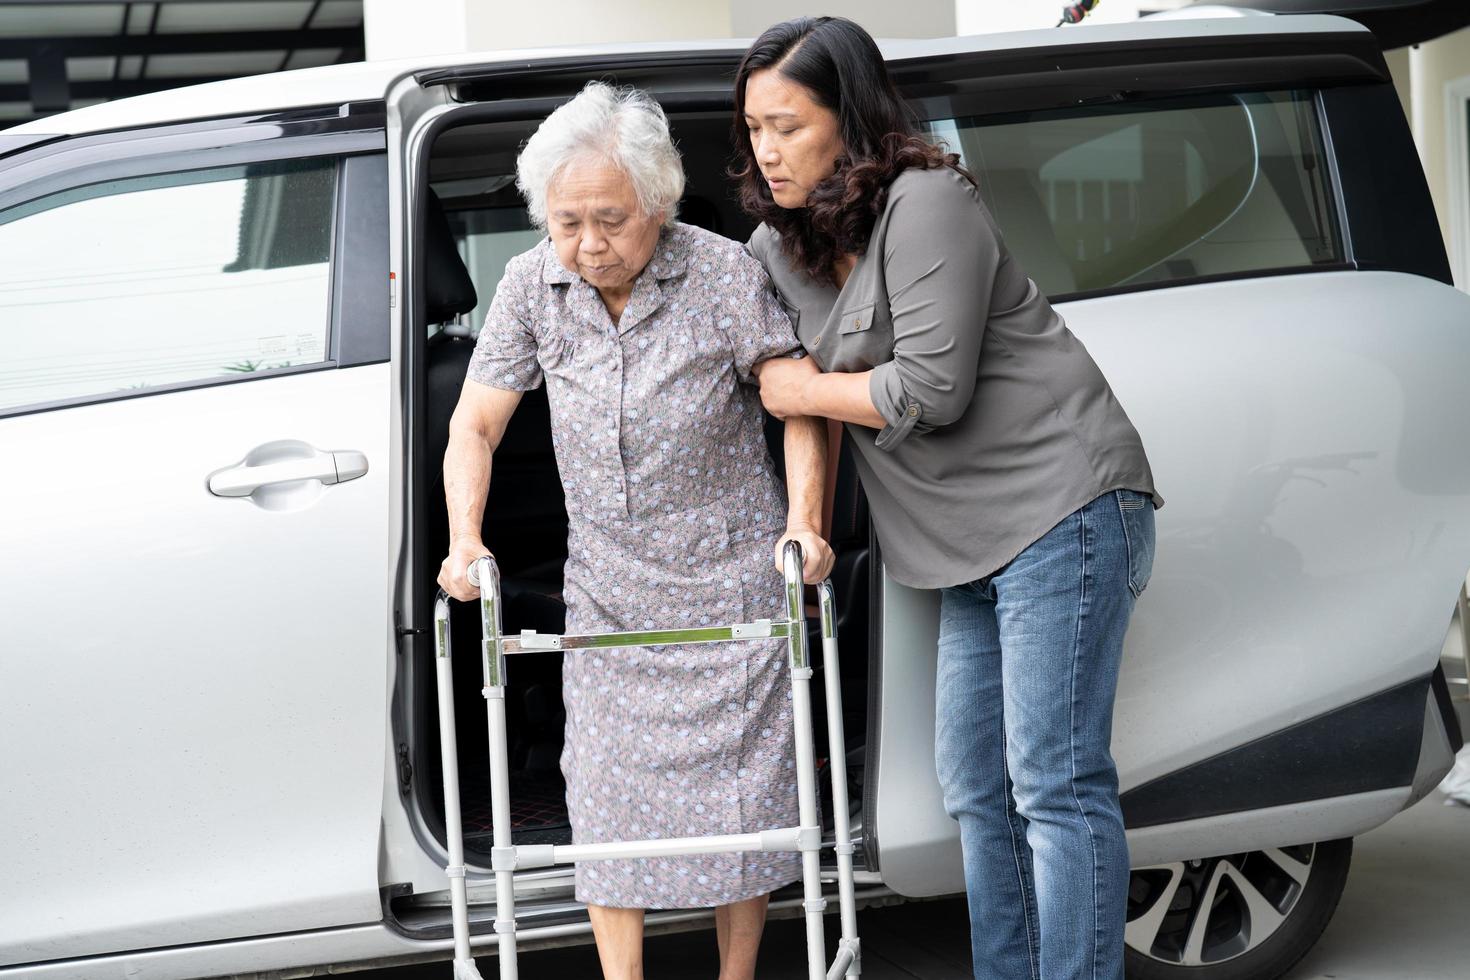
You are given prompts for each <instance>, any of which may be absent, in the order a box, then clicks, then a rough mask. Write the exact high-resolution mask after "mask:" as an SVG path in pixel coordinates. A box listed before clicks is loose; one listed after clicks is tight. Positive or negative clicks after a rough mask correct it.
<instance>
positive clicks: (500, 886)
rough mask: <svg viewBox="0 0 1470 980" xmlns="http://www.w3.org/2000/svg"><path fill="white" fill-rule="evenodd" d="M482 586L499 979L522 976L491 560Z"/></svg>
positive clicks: (484, 566) (482, 566)
mask: <svg viewBox="0 0 1470 980" xmlns="http://www.w3.org/2000/svg"><path fill="white" fill-rule="evenodd" d="M475 564H476V566H477V568H478V572H479V574H478V575H477V576H476V577H477V578H478V579H479V585H480V629H481V635H482V639H481V651H482V652H481V664H482V666H483V668H484V674H485V689H484V695H485V709H486V713H487V715H488V717H489V736H490V830H491V840H492V850H491V863H492V866H493V867H494V868H495V934H496V950H497V953H498V962H499V967H500V980H517V977H518V976H519V973H518V964H517V962H516V894H515V847H514V846H513V845H512V843H511V826H510V762H509V759H508V757H507V753H506V741H507V738H506V732H505V656H504V655H503V654H502V653H501V652H500V573H499V571H498V570H497V569H496V567H495V562H494V561H493V560H492V559H489V558H482V559H480V560H479V561H477V562H476V563H475Z"/></svg>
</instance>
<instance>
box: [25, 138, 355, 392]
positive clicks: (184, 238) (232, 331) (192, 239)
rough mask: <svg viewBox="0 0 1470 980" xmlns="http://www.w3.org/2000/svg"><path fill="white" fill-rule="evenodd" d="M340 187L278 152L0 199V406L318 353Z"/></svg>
mask: <svg viewBox="0 0 1470 980" xmlns="http://www.w3.org/2000/svg"><path fill="white" fill-rule="evenodd" d="M335 187H336V163H335V161H332V160H307V161H299V162H297V161H292V162H278V163H266V164H251V165H244V166H235V167H222V168H216V169H211V170H201V171H195V172H191V173H185V174H169V175H165V176H155V177H138V178H130V179H126V180H117V181H110V182H107V183H100V184H93V185H89V186H85V187H79V188H74V189H72V190H68V191H63V192H61V193H58V194H53V195H50V196H48V197H44V198H40V199H38V200H35V201H30V202H27V203H25V204H21V205H17V206H15V207H12V208H9V209H7V210H5V211H0V409H5V408H13V407H16V406H21V405H31V404H40V403H45V402H52V401H58V400H61V399H68V398H78V397H85V396H91V395H99V394H106V393H109V392H119V391H130V390H135V389H142V388H149V387H154V386H158V385H165V384H176V383H179V382H188V381H196V380H202V379H208V378H216V377H224V376H233V375H238V374H242V373H250V372H254V371H260V370H265V369H270V368H278V367H289V366H295V365H302V364H312V363H317V362H321V361H323V360H325V359H326V356H327V354H326V351H327V332H328V329H327V328H328V318H329V300H330V296H331V261H330V259H331V240H332V221H333V198H334V194H335Z"/></svg>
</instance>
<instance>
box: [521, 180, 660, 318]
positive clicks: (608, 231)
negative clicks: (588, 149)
mask: <svg viewBox="0 0 1470 980" xmlns="http://www.w3.org/2000/svg"><path fill="white" fill-rule="evenodd" d="M662 226H663V215H653V216H648V215H645V214H643V211H642V209H641V208H640V207H639V206H638V195H637V193H635V192H634V190H633V185H632V184H631V183H630V182H629V181H628V178H627V176H626V175H625V174H624V173H623V172H622V171H621V170H619V169H618V168H617V167H615V166H613V165H612V164H611V163H609V162H608V161H606V160H604V159H602V158H600V157H584V158H581V159H578V160H574V161H572V163H570V164H569V165H568V166H567V167H566V169H564V170H562V172H561V173H560V174H558V175H557V177H556V179H555V180H553V181H552V184H551V186H550V187H549V188H547V191H546V230H547V232H548V233H549V234H550V235H551V243H552V245H553V246H555V248H556V257H557V258H558V259H560V260H561V264H562V265H564V266H565V267H566V268H567V269H569V270H571V271H573V272H575V273H577V274H578V275H579V276H581V277H582V278H583V279H585V280H586V281H587V282H588V283H590V284H591V285H593V286H596V287H597V288H598V289H604V290H610V291H613V292H618V291H621V290H623V289H626V288H629V287H631V286H632V284H633V281H634V280H635V279H637V278H638V275H639V273H641V272H642V271H643V267H644V266H646V265H648V260H649V259H651V258H652V257H653V250H654V248H655V247H656V246H657V245H658V235H659V230H660V228H661V227H662Z"/></svg>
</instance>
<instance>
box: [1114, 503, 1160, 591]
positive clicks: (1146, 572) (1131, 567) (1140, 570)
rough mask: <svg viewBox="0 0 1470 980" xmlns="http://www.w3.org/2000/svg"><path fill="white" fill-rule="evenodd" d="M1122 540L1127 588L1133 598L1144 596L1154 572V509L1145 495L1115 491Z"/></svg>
mask: <svg viewBox="0 0 1470 980" xmlns="http://www.w3.org/2000/svg"><path fill="white" fill-rule="evenodd" d="M1113 496H1114V498H1115V499H1116V500H1117V501H1118V517H1119V518H1120V519H1121V520H1122V522H1123V540H1124V543H1125V544H1126V545H1127V546H1128V588H1129V590H1130V591H1132V593H1133V596H1134V598H1137V597H1138V596H1141V595H1143V590H1144V589H1146V588H1148V580H1149V577H1150V576H1151V575H1153V570H1154V507H1153V501H1152V500H1151V499H1150V498H1149V496H1148V494H1143V493H1138V492H1137V491H1135V490H1115V491H1113Z"/></svg>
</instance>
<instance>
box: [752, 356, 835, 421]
mask: <svg viewBox="0 0 1470 980" xmlns="http://www.w3.org/2000/svg"><path fill="white" fill-rule="evenodd" d="M821 373H822V372H821V371H820V370H819V369H818V368H817V365H816V363H815V362H814V361H812V359H811V358H810V357H773V358H771V359H770V360H769V361H762V362H761V363H759V364H757V365H756V366H755V376H756V378H757V379H758V380H759V381H760V383H761V404H762V405H764V406H765V407H766V411H768V412H770V413H771V414H772V415H774V416H776V418H778V419H784V418H787V417H789V416H792V415H808V414H810V413H809V412H806V411H804V410H803V408H802V404H803V399H802V390H803V388H805V386H806V383H807V382H808V381H810V380H811V379H812V378H815V377H816V376H817V375H819V374H821Z"/></svg>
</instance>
